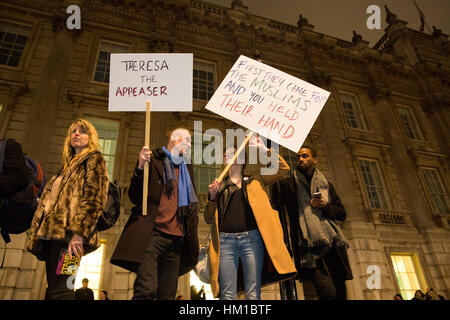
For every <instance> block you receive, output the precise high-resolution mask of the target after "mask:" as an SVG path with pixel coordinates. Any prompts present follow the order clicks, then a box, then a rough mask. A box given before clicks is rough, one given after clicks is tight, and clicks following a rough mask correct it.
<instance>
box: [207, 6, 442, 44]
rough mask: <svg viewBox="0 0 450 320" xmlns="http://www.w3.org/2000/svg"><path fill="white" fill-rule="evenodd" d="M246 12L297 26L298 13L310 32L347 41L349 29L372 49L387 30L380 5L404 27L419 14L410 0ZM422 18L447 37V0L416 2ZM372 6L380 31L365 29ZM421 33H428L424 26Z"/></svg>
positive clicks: (416, 26) (412, 23) (414, 24)
mask: <svg viewBox="0 0 450 320" xmlns="http://www.w3.org/2000/svg"><path fill="white" fill-rule="evenodd" d="M206 1H207V2H210V3H215V4H219V5H221V6H224V7H231V2H232V0H206ZM243 2H244V4H245V5H246V6H248V11H249V12H250V13H252V14H254V15H257V16H262V17H266V18H269V19H272V20H275V21H280V22H284V23H288V24H291V25H295V26H296V25H297V20H298V16H299V14H300V13H301V14H302V15H303V17H305V18H306V19H308V22H309V23H310V24H312V25H314V31H316V32H320V33H323V34H326V35H330V36H333V37H336V38H339V39H343V40H347V41H351V39H352V36H353V30H355V31H356V32H357V33H358V34H361V35H362V37H363V39H364V40H366V41H369V46H370V47H372V46H373V45H374V44H375V43H376V42H377V41H378V40H379V39H380V38H381V36H382V35H383V33H384V31H383V30H384V29H385V28H386V27H387V23H386V22H385V19H386V13H385V9H384V5H387V6H388V7H389V9H390V10H391V11H392V12H393V13H395V14H396V15H397V17H398V18H399V19H401V20H404V21H406V22H408V25H407V27H408V28H411V29H415V30H418V29H419V26H420V18H419V12H418V11H417V9H416V7H415V5H414V3H413V1H412V0H243ZM416 2H417V4H418V5H419V7H420V9H421V10H422V12H423V13H424V15H425V21H426V23H427V24H428V26H429V27H430V30H432V28H433V27H432V26H436V27H437V28H438V29H441V30H442V32H443V33H445V34H450V18H449V15H450V0H416ZM372 4H375V5H378V6H379V7H380V9H381V30H376V29H375V30H369V29H368V28H367V27H366V21H367V19H368V17H369V16H370V15H369V14H367V13H366V9H367V7H368V6H370V5H372ZM425 33H429V31H428V30H427V28H426V27H425Z"/></svg>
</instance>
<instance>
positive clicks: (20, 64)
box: [0, 17, 37, 70]
mask: <svg viewBox="0 0 450 320" xmlns="http://www.w3.org/2000/svg"><path fill="white" fill-rule="evenodd" d="M0 20H1V21H3V22H6V23H12V24H16V25H20V26H25V27H29V28H30V32H29V34H28V38H27V40H26V42H25V45H24V46H23V51H22V53H21V55H20V58H19V62H18V64H17V66H10V65H7V64H0V67H1V68H5V69H10V70H22V69H23V67H24V65H25V64H26V63H27V61H26V60H28V53H29V48H30V46H31V45H33V43H34V38H35V34H36V30H35V29H37V26H36V25H35V23H30V22H22V21H18V20H12V19H6V18H4V17H0Z"/></svg>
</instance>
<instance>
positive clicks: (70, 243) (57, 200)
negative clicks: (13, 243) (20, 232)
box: [27, 119, 108, 300]
mask: <svg viewBox="0 0 450 320" xmlns="http://www.w3.org/2000/svg"><path fill="white" fill-rule="evenodd" d="M62 163H63V167H62V169H61V170H60V171H59V172H58V174H57V175H56V176H54V177H53V178H52V179H51V180H50V181H49V182H48V183H47V185H46V187H45V189H44V192H43V193H42V196H41V198H40V201H39V205H38V208H37V210H36V212H35V215H34V219H33V221H32V224H31V229H30V232H29V233H30V239H29V241H28V244H27V247H28V250H29V251H31V253H32V254H34V255H35V256H36V257H37V258H38V259H39V260H43V261H45V268H46V275H47V283H48V287H47V291H46V294H45V298H46V299H48V300H73V299H74V298H75V297H74V292H73V281H72V280H75V274H76V270H77V268H78V266H79V263H80V259H81V257H82V256H83V255H84V254H88V253H89V252H91V251H94V250H95V249H97V248H98V247H99V246H100V241H99V238H98V231H97V230H96V228H95V226H96V224H97V220H98V218H99V217H100V215H101V214H102V211H103V207H104V205H105V203H106V198H107V194H108V172H107V169H106V164H105V160H104V159H103V156H102V154H101V152H100V148H99V145H98V134H97V131H96V130H95V128H94V126H93V125H92V124H91V123H90V122H89V121H86V120H84V119H77V120H75V121H74V122H73V123H72V124H71V125H70V127H69V129H68V130H67V135H66V139H65V142H64V148H63V153H62Z"/></svg>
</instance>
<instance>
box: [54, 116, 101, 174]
mask: <svg viewBox="0 0 450 320" xmlns="http://www.w3.org/2000/svg"><path fill="white" fill-rule="evenodd" d="M77 125H78V126H79V127H80V128H81V129H83V130H86V131H87V133H88V135H89V142H88V145H87V146H86V148H84V149H83V151H81V152H80V153H79V154H77V155H76V154H75V149H74V148H73V147H72V145H71V143H70V136H71V135H72V130H73V128H74V127H75V126H77ZM95 150H98V151H100V146H99V145H98V133H97V130H95V127H94V126H93V125H92V123H90V122H89V121H87V120H85V119H81V118H78V119H76V120H75V121H74V122H72V124H71V125H70V126H69V129H68V130H67V135H66V139H65V141H64V148H63V153H62V161H63V170H64V169H66V168H67V167H68V166H69V165H70V162H71V161H72V160H73V159H75V158H77V157H80V156H82V155H84V154H85V153H88V152H91V151H95Z"/></svg>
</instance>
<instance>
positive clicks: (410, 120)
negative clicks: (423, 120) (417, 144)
mask: <svg viewBox="0 0 450 320" xmlns="http://www.w3.org/2000/svg"><path fill="white" fill-rule="evenodd" d="M398 113H399V114H400V119H401V120H402V123H403V128H404V129H405V132H406V134H407V135H408V137H409V138H410V139H414V140H423V135H422V132H421V131H420V127H419V124H418V122H417V119H416V117H415V116H414V113H413V111H412V109H411V108H410V107H406V106H399V107H398Z"/></svg>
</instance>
